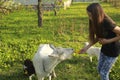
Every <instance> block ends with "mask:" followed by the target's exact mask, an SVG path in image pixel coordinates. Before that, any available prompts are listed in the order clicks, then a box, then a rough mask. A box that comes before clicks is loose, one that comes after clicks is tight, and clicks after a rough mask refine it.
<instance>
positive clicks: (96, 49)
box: [85, 42, 101, 62]
mask: <svg viewBox="0 0 120 80" xmlns="http://www.w3.org/2000/svg"><path fill="white" fill-rule="evenodd" d="M87 45H89V43H88V42H85V46H87ZM100 50H101V48H100V47H95V46H91V47H90V48H89V49H88V50H87V51H86V53H87V54H88V55H89V57H90V61H91V62H92V57H93V56H96V57H97V59H98V60H99V55H100Z"/></svg>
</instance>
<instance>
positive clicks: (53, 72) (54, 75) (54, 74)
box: [52, 70, 57, 78]
mask: <svg viewBox="0 0 120 80" xmlns="http://www.w3.org/2000/svg"><path fill="white" fill-rule="evenodd" d="M52 75H53V77H54V78H55V77H57V76H56V73H55V70H53V71H52Z"/></svg>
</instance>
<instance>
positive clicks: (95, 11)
mask: <svg viewBox="0 0 120 80" xmlns="http://www.w3.org/2000/svg"><path fill="white" fill-rule="evenodd" d="M87 11H88V12H90V13H91V17H92V20H90V19H89V40H90V42H93V43H95V42H96V41H97V40H98V38H102V34H101V33H102V27H101V23H102V22H103V21H104V18H105V17H106V18H109V17H108V16H107V15H106V14H105V13H104V11H103V9H102V7H101V5H100V4H99V3H92V4H90V5H89V6H88V7H87ZM109 19H110V18H109ZM110 20H111V22H112V19H110Z"/></svg>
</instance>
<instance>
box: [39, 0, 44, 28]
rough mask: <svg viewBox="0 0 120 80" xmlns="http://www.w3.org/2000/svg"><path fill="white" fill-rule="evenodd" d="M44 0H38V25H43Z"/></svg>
mask: <svg viewBox="0 0 120 80" xmlns="http://www.w3.org/2000/svg"><path fill="white" fill-rule="evenodd" d="M41 2H42V0H38V27H41V26H42V23H43V19H42V4H41Z"/></svg>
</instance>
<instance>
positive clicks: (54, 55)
mask: <svg viewBox="0 0 120 80" xmlns="http://www.w3.org/2000/svg"><path fill="white" fill-rule="evenodd" d="M48 56H49V57H53V58H59V56H58V55H57V54H51V55H48Z"/></svg>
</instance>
